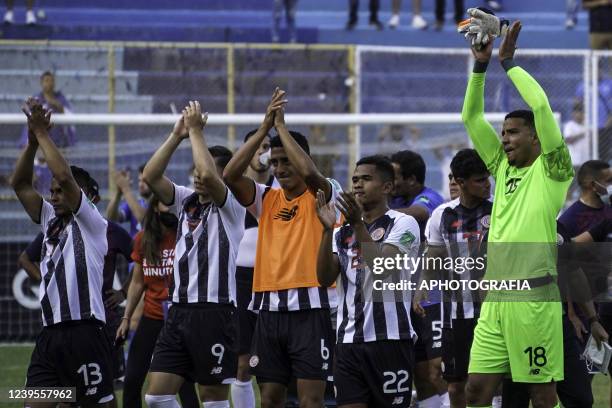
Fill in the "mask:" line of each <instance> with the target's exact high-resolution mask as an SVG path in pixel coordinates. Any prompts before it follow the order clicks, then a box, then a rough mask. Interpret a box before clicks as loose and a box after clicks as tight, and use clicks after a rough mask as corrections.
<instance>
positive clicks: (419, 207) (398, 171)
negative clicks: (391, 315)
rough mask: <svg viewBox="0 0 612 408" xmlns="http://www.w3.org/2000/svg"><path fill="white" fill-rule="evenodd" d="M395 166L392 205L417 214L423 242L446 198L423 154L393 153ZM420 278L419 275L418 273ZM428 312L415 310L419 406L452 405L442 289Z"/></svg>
mask: <svg viewBox="0 0 612 408" xmlns="http://www.w3.org/2000/svg"><path fill="white" fill-rule="evenodd" d="M391 161H392V162H393V168H394V170H395V189H394V192H393V194H394V196H393V198H392V199H391V201H390V202H389V207H390V208H392V209H394V210H397V211H399V212H403V213H405V214H408V215H411V216H413V217H414V218H415V219H416V220H417V222H418V223H419V229H420V238H421V242H424V241H425V226H426V225H427V220H428V219H429V217H430V216H431V214H432V212H433V211H434V210H435V209H436V208H437V207H438V206H439V205H440V204H442V203H443V202H444V198H442V196H441V195H440V194H438V193H437V192H436V191H434V190H432V189H431V188H429V187H426V186H425V173H426V167H425V161H423V158H422V157H421V155H420V154H418V153H415V152H413V151H410V150H403V151H400V152H397V153H395V154H393V155H392V156H391ZM417 281H418V277H417ZM423 307H424V314H418V313H414V311H412V312H411V313H412V323H413V325H414V330H415V331H416V333H417V336H418V339H417V341H416V345H415V348H414V357H415V361H416V364H415V372H414V381H415V388H416V391H417V398H418V403H419V406H421V407H423V408H429V407H431V408H434V407H435V408H437V407H438V406H439V405H440V404H443V406H447V405H448V394H447V385H446V384H445V383H444V381H443V380H442V371H441V369H442V367H441V363H442V359H441V357H442V315H441V310H440V292H439V291H432V292H431V293H430V294H429V299H428V300H427V301H425V302H424V303H423Z"/></svg>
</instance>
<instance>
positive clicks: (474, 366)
mask: <svg viewBox="0 0 612 408" xmlns="http://www.w3.org/2000/svg"><path fill="white" fill-rule="evenodd" d="M520 29H521V23H520V22H519V21H516V22H514V23H513V24H512V26H511V27H510V29H509V31H508V33H507V35H506V36H505V38H504V39H503V41H502V43H501V46H500V48H499V60H500V62H501V64H502V67H503V68H504V69H505V71H506V74H507V75H508V77H509V79H510V80H511V81H512V83H513V84H514V86H515V87H516V88H517V90H518V92H519V93H520V95H521V97H522V98H523V100H524V101H525V102H526V104H527V105H528V106H529V107H530V108H531V110H519V111H514V112H510V113H509V114H508V115H506V118H505V120H504V124H503V128H502V134H501V142H500V140H499V139H498V137H497V134H496V132H495V129H494V128H493V127H492V126H491V124H489V123H488V122H487V121H486V120H485V119H484V80H485V72H486V68H487V65H488V63H489V60H490V58H491V54H492V50H493V41H491V42H489V43H488V44H487V45H486V47H484V49H482V50H476V49H474V48H472V53H473V54H474V57H475V60H476V61H475V64H474V69H473V73H472V74H471V76H470V80H469V83H468V86H467V91H466V96H465V102H464V105H463V111H462V119H463V122H464V124H465V128H466V130H467V133H468V135H469V136H470V138H471V140H472V142H473V143H474V146H475V148H476V151H477V152H478V154H479V155H480V157H481V158H482V160H483V161H484V162H485V163H486V165H487V168H488V169H489V171H490V173H491V174H492V175H493V176H494V177H495V181H496V185H495V200H494V203H493V212H492V215H491V227H490V230H489V240H488V244H487V255H488V258H487V271H486V275H485V278H486V279H488V280H497V281H503V280H507V279H515V280H516V279H526V280H527V282H528V283H529V286H530V288H531V290H529V291H523V292H521V291H508V292H503V291H489V293H488V294H487V299H486V300H485V302H484V303H483V305H482V308H481V312H480V317H479V320H478V324H477V326H476V329H475V333H474V341H473V344H472V349H471V355H470V358H471V359H470V365H469V368H468V372H469V377H468V382H467V386H466V398H467V404H468V406H471V407H486V406H491V400H492V398H493V394H494V392H495V390H496V388H497V386H498V384H499V383H500V382H501V381H502V379H503V377H504V376H505V375H507V374H509V373H511V375H512V379H513V381H516V382H525V383H529V390H530V395H531V402H532V404H533V406H534V408H540V407H545V408H551V407H556V406H558V402H557V396H556V393H555V382H557V381H560V380H562V379H563V334H562V324H561V303H560V302H559V301H558V300H559V290H558V287H557V286H556V284H555V276H556V274H557V272H556V259H555V248H554V247H555V244H556V238H557V237H556V235H557V228H556V222H555V218H556V215H557V213H558V212H559V210H560V209H561V206H562V205H563V202H564V200H565V195H566V193H567V189H568V187H569V185H570V183H571V180H572V177H573V174H574V171H573V168H572V161H571V158H570V155H569V151H568V148H567V145H566V144H565V142H564V141H563V138H562V136H561V131H560V129H559V127H558V126H557V123H556V120H555V118H554V115H553V113H552V110H551V108H550V105H549V103H548V98H547V97H546V94H545V93H544V90H543V89H542V88H541V87H540V85H539V84H538V83H537V82H536V81H535V80H534V79H533V78H532V77H531V76H530V75H529V74H528V73H527V72H526V71H525V70H523V69H522V68H520V67H519V66H517V65H516V63H515V62H514V53H515V50H516V41H517V38H518V35H519V32H520ZM516 243H522V244H523V245H522V246H518V245H517V244H516ZM527 243H537V244H531V245H527ZM492 244H493V245H492ZM517 248H518V249H519V250H520V249H521V248H522V249H523V251H521V255H520V256H518V254H516V253H512V252H513V251H514V250H516V249H517ZM517 292H518V293H517ZM518 299H525V300H522V301H517V300H518ZM496 300H497V301H496ZM504 300H505V301H504Z"/></svg>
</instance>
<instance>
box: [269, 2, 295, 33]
mask: <svg viewBox="0 0 612 408" xmlns="http://www.w3.org/2000/svg"><path fill="white" fill-rule="evenodd" d="M297 3H298V0H274V14H273V17H274V25H273V26H272V41H273V42H279V41H280V35H279V31H280V21H281V14H282V12H283V7H284V8H285V19H286V22H287V30H289V42H291V43H295V42H296V41H297V34H296V30H295V10H296V8H297Z"/></svg>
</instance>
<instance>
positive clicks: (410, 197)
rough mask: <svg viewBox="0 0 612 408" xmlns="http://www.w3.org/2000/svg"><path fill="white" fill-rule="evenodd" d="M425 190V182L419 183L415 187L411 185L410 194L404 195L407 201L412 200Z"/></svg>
mask: <svg viewBox="0 0 612 408" xmlns="http://www.w3.org/2000/svg"><path fill="white" fill-rule="evenodd" d="M423 190H425V186H424V185H423V184H418V185H416V186H414V187H411V188H410V189H409V190H408V194H406V195H405V196H403V198H404V199H406V200H407V201H412V200H414V198H415V197H416V196H418V195H419V194H421V193H422V192H423Z"/></svg>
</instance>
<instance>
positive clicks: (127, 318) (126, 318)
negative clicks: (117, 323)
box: [121, 316, 130, 322]
mask: <svg viewBox="0 0 612 408" xmlns="http://www.w3.org/2000/svg"><path fill="white" fill-rule="evenodd" d="M121 320H127V321H128V322H129V321H130V318H129V317H126V316H123V317H122V318H121Z"/></svg>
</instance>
